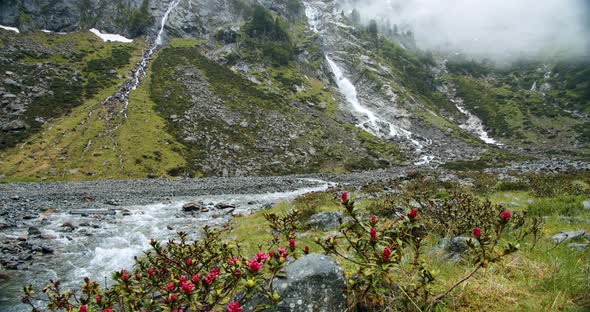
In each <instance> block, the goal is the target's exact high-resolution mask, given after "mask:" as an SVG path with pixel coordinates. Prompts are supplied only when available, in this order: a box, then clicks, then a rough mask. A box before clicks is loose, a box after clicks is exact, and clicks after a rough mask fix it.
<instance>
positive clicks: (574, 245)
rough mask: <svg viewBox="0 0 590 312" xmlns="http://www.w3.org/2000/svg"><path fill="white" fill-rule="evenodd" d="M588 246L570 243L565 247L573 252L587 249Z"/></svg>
mask: <svg viewBox="0 0 590 312" xmlns="http://www.w3.org/2000/svg"><path fill="white" fill-rule="evenodd" d="M589 245H590V244H580V243H570V244H567V247H568V248H569V249H574V250H578V251H582V250H584V249H586V248H588V246H589Z"/></svg>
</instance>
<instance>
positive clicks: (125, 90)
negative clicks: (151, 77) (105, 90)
mask: <svg viewBox="0 0 590 312" xmlns="http://www.w3.org/2000/svg"><path fill="white" fill-rule="evenodd" d="M181 1H182V0H175V1H173V2H172V3H171V4H170V6H169V7H168V9H167V10H166V12H165V13H164V16H163V17H162V21H161V22H160V29H159V31H158V35H157V36H156V40H155V41H154V44H153V45H152V47H151V48H150V49H149V50H148V51H147V52H146V53H144V54H143V55H142V57H141V60H140V61H139V63H138V64H137V66H136V67H135V69H134V70H133V75H132V78H131V80H130V81H127V82H126V83H125V84H123V87H121V89H120V90H119V92H118V94H117V95H116V96H115V97H109V98H107V99H106V100H105V101H104V102H103V104H105V103H107V102H108V101H110V100H111V99H114V100H118V101H120V102H122V103H123V107H122V108H121V110H120V111H119V114H122V115H123V117H124V118H125V119H127V108H128V107H129V95H130V94H131V91H133V90H135V89H137V87H139V85H140V84H141V80H142V79H143V77H145V75H146V69H147V66H148V65H149V62H150V60H151V58H152V56H153V55H154V53H155V52H156V50H157V49H158V48H159V47H160V46H161V45H162V35H163V34H164V28H165V26H166V22H167V21H168V17H169V16H170V13H172V11H173V10H174V9H175V8H176V7H177V6H178V5H179V4H180V2H181Z"/></svg>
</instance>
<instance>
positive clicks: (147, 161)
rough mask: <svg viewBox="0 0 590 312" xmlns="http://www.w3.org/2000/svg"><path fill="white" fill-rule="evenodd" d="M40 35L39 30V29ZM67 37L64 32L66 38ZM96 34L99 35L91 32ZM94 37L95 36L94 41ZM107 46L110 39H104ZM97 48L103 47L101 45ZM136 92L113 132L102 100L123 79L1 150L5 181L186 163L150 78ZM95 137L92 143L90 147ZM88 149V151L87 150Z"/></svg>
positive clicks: (130, 172) (152, 170)
mask: <svg viewBox="0 0 590 312" xmlns="http://www.w3.org/2000/svg"><path fill="white" fill-rule="evenodd" d="M37 35H39V34H37ZM67 36H70V35H64V36H63V37H65V38H66V39H60V40H67ZM73 36H76V37H74V38H71V39H75V40H73V41H74V42H76V44H78V45H81V46H80V47H79V48H80V49H81V50H88V51H94V49H95V46H84V42H85V41H84V40H78V38H77V36H86V35H85V34H74V35H73ZM92 36H94V35H92ZM92 41H93V40H92ZM105 45H106V46H107V49H108V45H109V44H108V43H105ZM143 47H144V43H143V42H137V43H135V44H133V54H132V57H131V60H130V62H129V65H127V66H125V67H123V68H121V69H119V73H120V74H122V75H126V74H128V73H129V71H130V70H131V67H132V65H134V64H135V63H136V62H137V60H138V59H139V57H140V56H141V48H143ZM96 53H104V52H100V50H99V51H98V52H96ZM146 80H147V81H144V83H143V84H142V85H141V86H140V87H139V88H138V89H137V90H135V91H133V92H132V94H131V97H130V103H129V108H128V116H129V119H128V120H127V121H126V122H125V123H124V124H123V125H122V126H121V127H119V128H118V129H117V130H116V131H115V132H114V133H110V135H109V132H108V131H107V126H106V124H105V121H104V119H102V116H104V114H105V113H106V112H105V110H106V108H105V107H103V106H102V105H101V102H102V100H103V99H105V98H107V97H108V96H110V95H112V94H113V93H114V92H115V91H116V89H117V86H118V85H119V84H121V83H122V82H123V81H124V78H122V79H118V80H117V81H116V82H115V83H113V84H112V85H111V86H110V87H107V88H105V89H103V90H102V91H100V92H98V93H97V94H96V95H95V96H93V97H92V98H90V99H88V100H86V101H84V103H83V104H82V105H80V106H79V107H76V108H74V109H73V110H72V111H71V112H70V113H68V114H67V115H65V116H62V117H59V118H56V119H55V120H53V121H51V122H50V123H48V124H46V125H45V126H43V128H42V129H41V132H40V133H38V134H36V135H33V136H32V137H31V138H29V139H28V140H27V141H26V142H25V143H22V144H19V145H17V146H16V147H15V148H11V149H8V150H5V151H2V163H0V173H2V174H4V175H6V178H4V179H2V180H3V181H23V180H32V181H35V180H86V179H97V178H102V179H125V178H145V177H146V176H148V175H151V176H165V175H166V174H167V172H168V171H171V170H173V171H174V170H176V169H178V168H182V167H184V166H185V162H184V159H183V158H182V157H181V155H180V152H181V150H182V148H183V147H182V146H181V145H179V144H178V143H176V142H175V141H174V139H173V138H172V137H171V136H170V135H168V134H167V133H166V131H165V130H164V128H165V127H164V126H165V125H164V121H163V120H162V119H161V118H160V117H159V116H158V115H157V114H156V113H155V112H154V110H153V107H154V104H153V102H151V101H150V100H149V96H148V92H147V89H146V85H149V84H148V83H149V78H148V79H146ZM89 142H91V144H90V145H89V147H88V148H86V146H87V145H88V143H89ZM85 149H86V150H85Z"/></svg>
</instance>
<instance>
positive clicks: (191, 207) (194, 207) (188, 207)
mask: <svg viewBox="0 0 590 312" xmlns="http://www.w3.org/2000/svg"><path fill="white" fill-rule="evenodd" d="M204 209H207V207H205V204H203V203H201V202H199V203H187V204H184V205H183V206H182V210H183V211H186V212H191V211H202V210H204Z"/></svg>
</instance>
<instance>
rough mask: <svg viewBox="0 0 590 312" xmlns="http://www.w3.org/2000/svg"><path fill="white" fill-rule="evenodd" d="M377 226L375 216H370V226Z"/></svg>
mask: <svg viewBox="0 0 590 312" xmlns="http://www.w3.org/2000/svg"><path fill="white" fill-rule="evenodd" d="M375 224H377V216H376V215H372V216H371V225H375Z"/></svg>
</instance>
